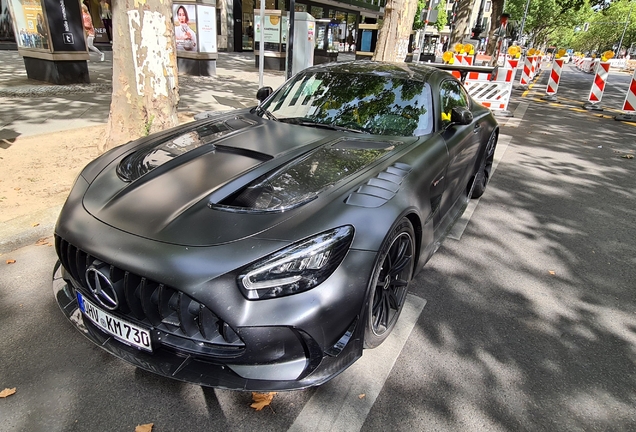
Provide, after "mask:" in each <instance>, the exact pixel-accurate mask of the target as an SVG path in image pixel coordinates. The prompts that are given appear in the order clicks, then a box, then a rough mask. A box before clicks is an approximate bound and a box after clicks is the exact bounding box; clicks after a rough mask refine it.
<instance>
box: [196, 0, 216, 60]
mask: <svg viewBox="0 0 636 432" xmlns="http://www.w3.org/2000/svg"><path fill="white" fill-rule="evenodd" d="M197 23H198V30H199V52H202V53H215V52H216V48H217V47H216V8H214V7H212V6H201V5H197Z"/></svg>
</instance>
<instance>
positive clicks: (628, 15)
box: [616, 1, 634, 55]
mask: <svg viewBox="0 0 636 432" xmlns="http://www.w3.org/2000/svg"><path fill="white" fill-rule="evenodd" d="M629 3H630V5H629V13H628V14H627V20H625V27H623V34H622V35H621V40H620V42H618V49H617V50H616V54H617V55H620V54H621V45H623V38H624V37H625V31H626V30H627V26H628V25H629V17H630V15H631V14H632V8H633V7H634V2H633V1H631V2H629Z"/></svg>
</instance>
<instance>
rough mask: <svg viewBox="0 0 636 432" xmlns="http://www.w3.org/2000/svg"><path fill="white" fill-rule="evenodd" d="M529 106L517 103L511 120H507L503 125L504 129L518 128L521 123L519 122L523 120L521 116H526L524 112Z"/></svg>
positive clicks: (526, 103)
mask: <svg viewBox="0 0 636 432" xmlns="http://www.w3.org/2000/svg"><path fill="white" fill-rule="evenodd" d="M529 105H530V103H529V102H519V105H517V109H516V110H515V112H514V113H513V114H512V118H511V119H508V121H507V122H506V123H505V124H504V126H506V127H517V126H519V123H521V120H523V116H524V115H525V114H526V110H527V109H528V106H529Z"/></svg>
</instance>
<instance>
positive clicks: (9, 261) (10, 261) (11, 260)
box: [7, 259, 15, 264]
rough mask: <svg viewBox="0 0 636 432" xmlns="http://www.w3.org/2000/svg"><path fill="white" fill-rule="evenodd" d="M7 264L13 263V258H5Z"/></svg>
mask: <svg viewBox="0 0 636 432" xmlns="http://www.w3.org/2000/svg"><path fill="white" fill-rule="evenodd" d="M7 264H15V260H14V259H8V260H7Z"/></svg>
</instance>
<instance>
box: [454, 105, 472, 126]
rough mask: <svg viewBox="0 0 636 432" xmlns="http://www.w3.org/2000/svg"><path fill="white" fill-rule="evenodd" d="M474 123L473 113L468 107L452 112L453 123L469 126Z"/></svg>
mask: <svg viewBox="0 0 636 432" xmlns="http://www.w3.org/2000/svg"><path fill="white" fill-rule="evenodd" d="M472 122H473V113H472V112H470V110H469V109H468V108H466V107H455V108H453V109H452V110H451V123H459V124H460V125H468V124H471V123H472Z"/></svg>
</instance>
